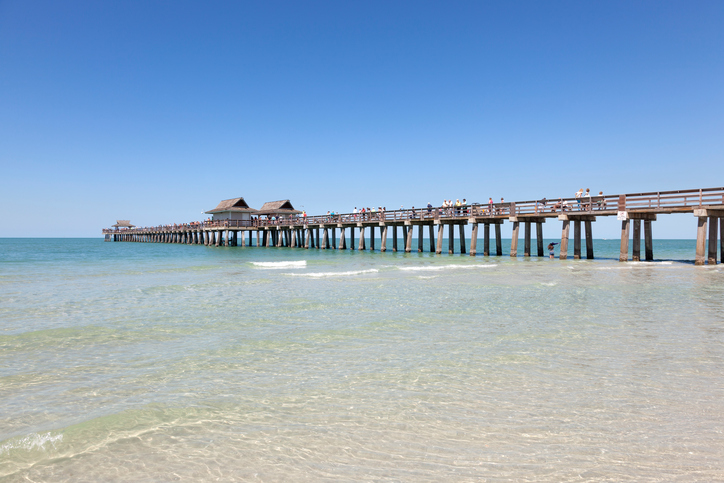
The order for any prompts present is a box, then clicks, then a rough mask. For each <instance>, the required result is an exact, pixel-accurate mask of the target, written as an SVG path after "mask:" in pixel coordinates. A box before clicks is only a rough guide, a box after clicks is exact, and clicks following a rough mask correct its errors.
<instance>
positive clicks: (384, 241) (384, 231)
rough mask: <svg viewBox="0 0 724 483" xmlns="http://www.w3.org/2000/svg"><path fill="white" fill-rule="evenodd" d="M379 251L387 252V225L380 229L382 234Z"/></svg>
mask: <svg viewBox="0 0 724 483" xmlns="http://www.w3.org/2000/svg"><path fill="white" fill-rule="evenodd" d="M380 245H381V246H380V251H381V252H386V251H387V225H385V226H383V227H382V234H381V235H380Z"/></svg>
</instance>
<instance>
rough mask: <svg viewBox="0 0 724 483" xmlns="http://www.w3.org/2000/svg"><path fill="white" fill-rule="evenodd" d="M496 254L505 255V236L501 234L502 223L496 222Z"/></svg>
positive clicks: (497, 255)
mask: <svg viewBox="0 0 724 483" xmlns="http://www.w3.org/2000/svg"><path fill="white" fill-rule="evenodd" d="M495 256H496V257H502V256H503V237H502V236H501V234H500V223H496V224H495Z"/></svg>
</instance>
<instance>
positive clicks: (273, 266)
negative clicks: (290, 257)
mask: <svg viewBox="0 0 724 483" xmlns="http://www.w3.org/2000/svg"><path fill="white" fill-rule="evenodd" d="M251 264H252V265H254V266H255V267H257V268H262V269H265V270H277V269H280V268H284V269H288V268H305V267H306V266H307V261H306V260H297V261H287V262H251Z"/></svg>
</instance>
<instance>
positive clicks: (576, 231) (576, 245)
mask: <svg viewBox="0 0 724 483" xmlns="http://www.w3.org/2000/svg"><path fill="white" fill-rule="evenodd" d="M573 259H574V260H580V259H581V220H573Z"/></svg>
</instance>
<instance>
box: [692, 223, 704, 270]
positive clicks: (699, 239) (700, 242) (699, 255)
mask: <svg viewBox="0 0 724 483" xmlns="http://www.w3.org/2000/svg"><path fill="white" fill-rule="evenodd" d="M697 222H698V227H697V229H696V258H695V259H694V265H704V263H705V262H706V258H705V255H704V250H705V248H706V216H699V217H697Z"/></svg>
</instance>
